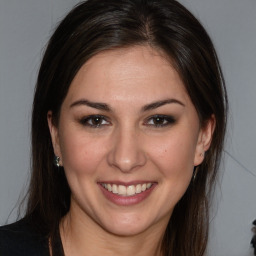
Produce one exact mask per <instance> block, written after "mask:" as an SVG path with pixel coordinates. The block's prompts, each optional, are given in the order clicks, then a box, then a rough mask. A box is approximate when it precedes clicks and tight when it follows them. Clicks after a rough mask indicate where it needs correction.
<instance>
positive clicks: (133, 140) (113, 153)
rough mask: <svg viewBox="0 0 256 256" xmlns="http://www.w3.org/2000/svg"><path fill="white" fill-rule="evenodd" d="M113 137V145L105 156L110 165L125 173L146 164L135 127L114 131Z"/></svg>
mask: <svg viewBox="0 0 256 256" xmlns="http://www.w3.org/2000/svg"><path fill="white" fill-rule="evenodd" d="M113 137H114V138H113V140H112V143H113V145H112V147H111V150H110V152H109V154H108V158H107V159H108V164H109V165H110V166H112V167H115V168H118V169H119V170H120V171H122V172H124V173H127V172H131V171H133V170H135V169H138V168H139V167H142V166H144V165H145V164H146V161H147V159H146V154H145V152H144V151H143V149H142V143H141V140H140V139H139V134H138V133H136V131H135V129H134V130H133V129H126V130H125V129H123V130H119V131H116V132H115V134H114V135H113Z"/></svg>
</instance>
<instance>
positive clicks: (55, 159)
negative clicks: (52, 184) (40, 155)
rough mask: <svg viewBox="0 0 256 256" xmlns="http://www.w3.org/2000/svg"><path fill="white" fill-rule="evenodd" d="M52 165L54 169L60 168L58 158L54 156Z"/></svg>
mask: <svg viewBox="0 0 256 256" xmlns="http://www.w3.org/2000/svg"><path fill="white" fill-rule="evenodd" d="M53 163H54V165H55V166H56V167H60V157H59V156H54V160H53Z"/></svg>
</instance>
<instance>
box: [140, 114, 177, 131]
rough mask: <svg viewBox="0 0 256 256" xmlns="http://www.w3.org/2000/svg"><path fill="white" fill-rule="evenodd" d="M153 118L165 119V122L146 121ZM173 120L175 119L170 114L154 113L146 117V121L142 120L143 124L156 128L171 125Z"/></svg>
mask: <svg viewBox="0 0 256 256" xmlns="http://www.w3.org/2000/svg"><path fill="white" fill-rule="evenodd" d="M154 118H161V119H163V120H165V123H163V124H148V122H149V121H150V120H153V119H154ZM175 122H176V119H175V118H174V117H173V116H171V115H162V114H156V115H153V116H150V117H148V118H147V119H146V121H145V122H144V124H145V125H146V126H153V127H156V128H161V127H165V126H169V125H172V124H174V123H175Z"/></svg>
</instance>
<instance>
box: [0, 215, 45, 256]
mask: <svg viewBox="0 0 256 256" xmlns="http://www.w3.org/2000/svg"><path fill="white" fill-rule="evenodd" d="M0 255H5V256H23V255H24V256H25V255H26V256H48V255H49V253H48V243H47V239H46V238H45V237H44V236H42V235H40V233H38V232H36V230H35V229H34V228H33V226H32V225H30V223H29V222H28V221H27V220H25V219H22V220H20V221H18V222H15V223H13V224H10V225H6V226H2V227H0Z"/></svg>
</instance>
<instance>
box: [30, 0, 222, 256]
mask: <svg viewBox="0 0 256 256" xmlns="http://www.w3.org/2000/svg"><path fill="white" fill-rule="evenodd" d="M134 45H150V46H151V47H152V48H154V49H156V50H160V51H161V52H164V53H165V55H166V56H167V57H168V58H169V59H170V60H171V63H172V65H174V67H175V68H176V70H177V71H178V73H179V75H180V77H181V79H182V80H183V83H184V85H185V87H186V90H187V92H188V94H189V96H190V98H191V100H192V102H193V104H194V106H195V108H196V110H197V113H198V115H199V118H200V121H201V124H202V125H203V124H204V122H206V121H207V120H209V118H210V117H211V116H212V115H214V116H215V118H216V128H215V131H214V134H213V139H212V144H211V147H210V149H209V150H208V152H206V155H205V160H204V162H203V163H202V164H201V165H200V166H199V167H198V169H197V177H196V179H195V180H194V181H191V184H190V185H189V187H188V189H187V191H186V193H185V195H184V196H183V197H182V199H181V200H180V201H179V203H178V204H177V205H176V206H175V209H174V212H173V215H172V217H171V219H170V221H169V224H168V226H167V228H166V232H165V237H164V239H163V243H162V251H163V254H164V255H179V256H187V255H190V256H200V255H203V254H204V252H205V248H206V243H207V237H208V225H209V220H208V203H209V199H210V196H211V192H212V188H213V187H214V183H215V180H216V173H217V169H218V167H219V163H220V157H221V151H222V149H223V143H224V134H225V129H226V112H227V96H226V89H225V85H224V80H223V76H222V72H221V69H220V65H219V62H218V59H217V56H216V53H215V50H214V47H213V44H212V42H211V40H210V38H209V36H208V34H207V33H206V31H205V30H204V28H203V27H202V25H201V24H200V23H199V22H198V20H197V19H196V18H195V17H194V16H193V15H192V14H191V13H190V12H189V11H188V10H187V9H186V8H185V7H183V6H182V5H181V4H179V3H178V2H177V1H174V0H108V1H102V0H88V1H86V2H83V3H80V4H79V5H78V6H76V7H75V8H74V9H73V10H72V11H71V12H70V13H69V14H68V15H67V16H66V17H65V18H64V20H63V21H62V22H61V23H60V24H59V26H58V27H57V29H56V31H55V32H54V34H53V35H52V37H51V39H50V41H49V44H48V46H47V49H46V51H45V55H44V57H43V60H42V64H41V67H40V71H39V75H38V80H37V85H36V91H35V97H34V103H33V116H32V178H31V183H30V188H29V194H28V195H29V197H28V206H27V213H26V216H27V217H30V219H31V220H32V222H33V223H34V224H35V225H37V227H38V228H39V229H40V232H42V233H44V234H45V235H47V236H49V237H50V238H51V239H53V241H54V239H55V236H56V235H55V232H56V230H57V229H58V225H59V221H60V219H61V218H62V217H63V216H64V215H65V214H66V213H67V212H68V211H69V207H70V189H69V186H68V183H67V180H66V178H65V174H64V172H63V170H62V169H57V168H56V167H55V166H54V165H53V157H54V153H53V148H52V143H51V138H50V133H49V129H48V125H47V112H48V111H49V110H51V111H52V113H53V118H54V122H55V124H56V125H58V117H59V112H60V107H61V104H62V102H63V100H64V98H65V96H66V94H67V92H68V89H69V86H70V84H71V82H72V80H73V79H74V77H75V75H76V74H77V72H78V70H79V69H80V68H81V66H82V65H83V64H84V63H85V62H86V61H87V60H88V59H90V58H91V57H92V56H94V55H96V54H97V53H99V52H101V51H103V50H109V49H115V48H124V47H130V46H134Z"/></svg>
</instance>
